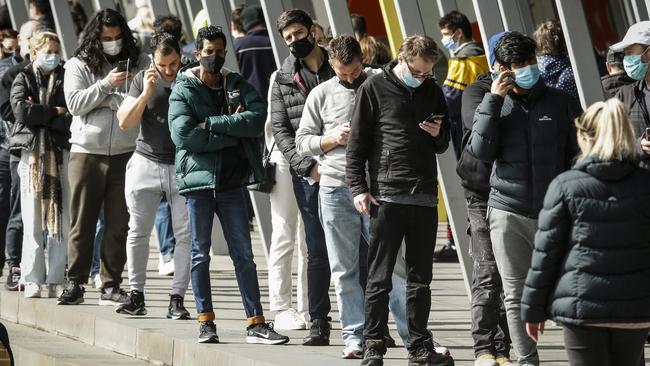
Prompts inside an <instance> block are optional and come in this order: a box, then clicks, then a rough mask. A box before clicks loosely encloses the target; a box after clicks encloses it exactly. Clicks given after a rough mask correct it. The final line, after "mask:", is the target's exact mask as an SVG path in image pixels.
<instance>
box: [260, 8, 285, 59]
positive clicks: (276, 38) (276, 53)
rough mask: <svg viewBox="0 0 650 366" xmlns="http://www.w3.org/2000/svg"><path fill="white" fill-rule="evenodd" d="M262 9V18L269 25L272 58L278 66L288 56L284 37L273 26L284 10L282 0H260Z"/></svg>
mask: <svg viewBox="0 0 650 366" xmlns="http://www.w3.org/2000/svg"><path fill="white" fill-rule="evenodd" d="M260 3H261V5H262V9H263V10H264V20H265V21H266V24H267V25H268V27H269V36H270V38H271V46H272V47H273V58H275V64H276V66H277V67H278V68H280V66H281V65H282V61H284V59H285V58H286V57H287V56H289V49H288V48H287V45H286V44H285V43H284V39H282V36H281V35H280V33H279V32H278V30H277V29H276V27H275V23H276V21H277V19H278V17H279V16H280V14H282V12H283V11H284V9H285V8H284V6H283V5H282V0H261V1H260Z"/></svg>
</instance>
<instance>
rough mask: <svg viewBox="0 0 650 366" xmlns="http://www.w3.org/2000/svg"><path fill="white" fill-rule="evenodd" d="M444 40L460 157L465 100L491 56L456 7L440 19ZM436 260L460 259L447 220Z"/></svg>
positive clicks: (448, 91) (453, 127)
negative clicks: (473, 35) (469, 86)
mask: <svg viewBox="0 0 650 366" xmlns="http://www.w3.org/2000/svg"><path fill="white" fill-rule="evenodd" d="M438 27H439V28H440V34H442V40H441V43H442V44H443V45H444V46H445V48H447V49H448V50H449V53H450V58H449V60H448V62H447V64H448V65H447V77H446V79H445V81H444V83H443V84H442V91H443V92H444V94H445V100H446V101H447V108H448V110H449V122H450V123H451V132H450V133H451V143H452V148H453V149H454V156H455V157H456V161H458V160H460V153H461V151H462V148H461V145H462V140H463V121H462V119H461V100H462V97H463V91H464V89H465V87H466V86H468V85H469V84H471V83H473V82H474V81H476V78H477V77H478V76H479V75H481V74H484V73H486V72H488V65H487V59H486V57H485V51H484V50H483V45H482V44H481V42H476V41H474V40H472V25H471V24H470V22H469V19H467V16H465V14H463V13H460V12H458V11H456V10H454V11H451V12H449V13H448V14H445V16H443V17H442V18H440V20H439V21H438ZM433 260H434V261H435V262H458V254H457V253H456V245H455V244H454V236H453V235H452V232H451V225H449V223H447V243H446V244H445V245H444V246H443V247H442V248H440V249H439V250H436V251H435V252H434V253H433Z"/></svg>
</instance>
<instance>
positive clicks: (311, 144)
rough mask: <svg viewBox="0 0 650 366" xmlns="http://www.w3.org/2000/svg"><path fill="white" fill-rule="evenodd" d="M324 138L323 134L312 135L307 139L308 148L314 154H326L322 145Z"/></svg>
mask: <svg viewBox="0 0 650 366" xmlns="http://www.w3.org/2000/svg"><path fill="white" fill-rule="evenodd" d="M322 138H323V136H311V137H310V138H309V139H308V140H307V148H308V149H309V153H310V154H311V155H312V156H316V155H323V154H324V152H323V149H321V147H320V141H321V139H322Z"/></svg>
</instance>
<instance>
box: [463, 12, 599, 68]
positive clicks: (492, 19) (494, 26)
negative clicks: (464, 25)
mask: <svg viewBox="0 0 650 366" xmlns="http://www.w3.org/2000/svg"><path fill="white" fill-rule="evenodd" d="M472 2H473V3H474V10H475V11H476V20H477V21H478V27H479V29H480V31H481V35H483V37H482V38H483V48H484V49H485V57H487V58H489V57H490V55H489V53H490V47H489V45H488V41H489V40H490V37H492V36H493V35H495V34H497V33H499V32H503V31H504V30H505V29H504V27H503V22H502V20H501V14H500V13H499V4H497V0H472ZM598 80H600V78H598Z"/></svg>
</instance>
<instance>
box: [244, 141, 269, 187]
mask: <svg viewBox="0 0 650 366" xmlns="http://www.w3.org/2000/svg"><path fill="white" fill-rule="evenodd" d="M274 148H275V142H273V146H271V149H270V150H267V149H266V148H264V150H265V151H264V157H263V158H262V169H263V171H264V178H262V181H261V182H259V183H255V184H253V185H250V186H248V190H250V191H257V192H262V193H271V191H272V190H273V186H274V185H275V164H273V163H271V161H270V160H271V153H272V152H273V149H274Z"/></svg>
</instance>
